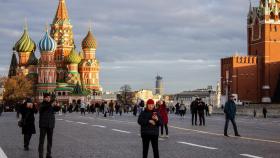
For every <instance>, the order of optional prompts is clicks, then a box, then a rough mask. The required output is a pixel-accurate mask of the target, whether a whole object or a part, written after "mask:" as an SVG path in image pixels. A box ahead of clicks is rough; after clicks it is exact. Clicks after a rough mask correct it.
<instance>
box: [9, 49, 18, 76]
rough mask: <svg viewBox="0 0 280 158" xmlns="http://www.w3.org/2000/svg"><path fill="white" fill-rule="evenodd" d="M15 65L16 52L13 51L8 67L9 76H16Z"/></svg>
mask: <svg viewBox="0 0 280 158" xmlns="http://www.w3.org/2000/svg"><path fill="white" fill-rule="evenodd" d="M17 66H18V62H17V57H16V53H15V52H13V56H12V60H11V64H10V69H9V75H8V76H9V77H12V76H16V69H17Z"/></svg>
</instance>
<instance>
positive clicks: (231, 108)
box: [224, 95, 240, 137]
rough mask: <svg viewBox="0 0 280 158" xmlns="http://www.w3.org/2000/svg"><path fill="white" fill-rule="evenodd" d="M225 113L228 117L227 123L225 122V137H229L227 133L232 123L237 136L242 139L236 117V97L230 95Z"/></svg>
mask: <svg viewBox="0 0 280 158" xmlns="http://www.w3.org/2000/svg"><path fill="white" fill-rule="evenodd" d="M224 113H225V115H226V122H225V128H224V136H226V137H228V134H227V131H228V122H229V121H231V123H232V125H233V129H234V134H235V136H238V137H240V135H239V133H238V131H237V126H236V122H235V115H236V105H235V102H234V96H233V95H230V98H229V100H228V101H227V102H226V105H225V108H224Z"/></svg>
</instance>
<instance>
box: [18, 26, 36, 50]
mask: <svg viewBox="0 0 280 158" xmlns="http://www.w3.org/2000/svg"><path fill="white" fill-rule="evenodd" d="M14 48H15V50H16V51H17V52H32V51H35V50H36V44H35V42H34V41H33V40H32V39H31V38H30V37H29V34H28V31H27V29H26V28H25V29H24V32H23V34H22V36H21V38H20V39H19V40H18V41H17V43H16V44H15V46H14Z"/></svg>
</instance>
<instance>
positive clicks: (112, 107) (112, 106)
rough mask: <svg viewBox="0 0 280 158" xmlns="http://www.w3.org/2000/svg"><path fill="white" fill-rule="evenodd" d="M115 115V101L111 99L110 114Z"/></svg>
mask: <svg viewBox="0 0 280 158" xmlns="http://www.w3.org/2000/svg"><path fill="white" fill-rule="evenodd" d="M113 115H114V102H113V100H111V101H110V103H109V116H113Z"/></svg>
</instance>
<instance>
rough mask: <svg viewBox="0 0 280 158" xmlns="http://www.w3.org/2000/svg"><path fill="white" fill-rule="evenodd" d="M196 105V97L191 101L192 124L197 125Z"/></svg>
mask: <svg viewBox="0 0 280 158" xmlns="http://www.w3.org/2000/svg"><path fill="white" fill-rule="evenodd" d="M197 106H198V98H196V99H195V100H194V101H193V102H192V103H191V114H192V125H196V126H197Z"/></svg>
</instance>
